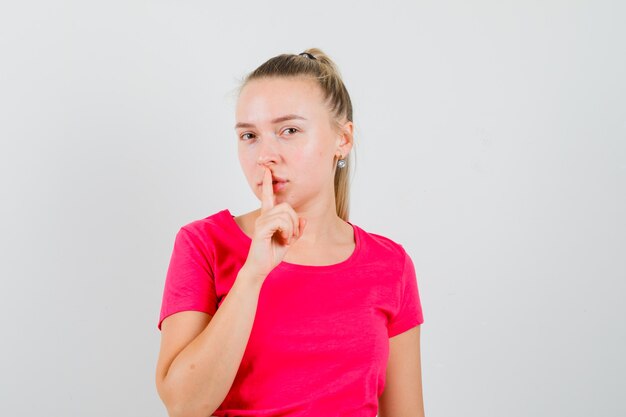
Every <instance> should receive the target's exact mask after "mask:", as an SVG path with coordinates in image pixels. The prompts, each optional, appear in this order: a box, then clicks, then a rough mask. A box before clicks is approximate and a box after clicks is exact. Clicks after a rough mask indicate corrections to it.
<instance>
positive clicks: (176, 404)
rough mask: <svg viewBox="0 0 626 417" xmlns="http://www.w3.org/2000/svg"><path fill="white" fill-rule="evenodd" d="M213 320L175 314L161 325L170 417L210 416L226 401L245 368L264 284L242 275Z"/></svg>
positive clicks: (161, 386) (161, 376)
mask: <svg viewBox="0 0 626 417" xmlns="http://www.w3.org/2000/svg"><path fill="white" fill-rule="evenodd" d="M245 273H246V271H244V269H243V268H242V269H241V270H240V271H239V274H238V276H237V279H236V280H235V283H234V284H233V287H232V288H231V290H230V292H229V293H228V295H227V296H226V298H225V299H224V301H223V302H222V304H221V306H220V308H219V309H218V310H217V311H216V312H215V315H214V316H210V315H209V314H206V313H200V312H196V311H184V312H179V313H176V314H172V315H171V316H169V317H167V318H166V319H165V320H163V323H162V325H161V329H162V332H161V333H162V334H161V351H160V353H159V360H158V365H157V370H156V384H157V391H158V393H159V396H160V397H161V400H162V401H163V403H164V404H165V406H166V408H167V410H168V413H169V415H170V416H171V417H205V416H209V415H211V414H212V413H213V412H214V411H215V410H216V409H217V408H218V407H219V406H220V404H221V403H222V402H223V401H224V398H226V395H227V394H228V391H229V390H230V388H231V386H232V384H233V381H234V380H235V375H236V374H237V370H238V369H239V366H240V364H241V360H242V358H243V354H244V351H245V348H246V345H247V343H248V339H249V337H250V332H251V331H252V324H253V322H254V317H255V314H256V309H257V304H258V299H259V293H260V290H261V283H262V281H260V280H253V278H252V277H248V276H242V274H245Z"/></svg>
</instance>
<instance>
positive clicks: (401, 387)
mask: <svg viewBox="0 0 626 417" xmlns="http://www.w3.org/2000/svg"><path fill="white" fill-rule="evenodd" d="M420 327H421V326H419V325H418V326H415V327H413V328H411V329H409V330H407V331H405V332H403V333H400V334H398V335H396V336H394V337H392V338H390V339H389V361H388V364H387V374H386V376H385V390H384V391H383V393H382V394H381V396H380V397H379V399H378V417H424V399H423V396H422V367H421V359H420V356H421V355H420Z"/></svg>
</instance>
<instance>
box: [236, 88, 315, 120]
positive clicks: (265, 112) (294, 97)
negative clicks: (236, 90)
mask: <svg viewBox="0 0 626 417" xmlns="http://www.w3.org/2000/svg"><path fill="white" fill-rule="evenodd" d="M325 110H326V109H325V107H324V103H323V97H322V91H321V88H320V87H319V86H318V85H317V82H316V81H315V80H311V79H305V78H302V77H300V78H284V77H283V78H263V79H256V80H252V81H249V82H248V83H247V84H246V85H245V86H244V87H243V89H242V90H241V93H240V95H239V99H238V100H237V109H236V118H237V121H238V122H249V123H257V122H259V123H260V122H263V121H267V120H270V119H273V118H275V117H279V116H283V115H285V114H299V115H301V116H304V117H306V118H315V117H317V116H320V115H322V114H323V112H324V111H325Z"/></svg>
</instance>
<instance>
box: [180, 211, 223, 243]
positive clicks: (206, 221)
mask: <svg viewBox="0 0 626 417" xmlns="http://www.w3.org/2000/svg"><path fill="white" fill-rule="evenodd" d="M227 216H230V212H229V211H228V209H223V210H220V211H217V212H215V213H212V214H210V215H208V216H207V217H204V218H201V219H196V220H192V221H189V222H187V223H185V224H183V225H182V226H181V227H180V230H183V231H185V232H187V233H189V234H191V235H194V236H196V237H200V238H202V237H205V236H207V234H211V233H215V232H219V231H220V230H225V228H226V226H227V223H226V220H228V219H227Z"/></svg>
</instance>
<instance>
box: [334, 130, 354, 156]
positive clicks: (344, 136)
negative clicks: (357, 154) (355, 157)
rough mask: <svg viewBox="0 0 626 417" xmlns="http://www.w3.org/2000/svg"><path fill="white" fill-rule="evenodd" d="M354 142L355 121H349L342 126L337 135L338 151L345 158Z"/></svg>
mask: <svg viewBox="0 0 626 417" xmlns="http://www.w3.org/2000/svg"><path fill="white" fill-rule="evenodd" d="M353 144H354V123H352V122H351V121H347V122H346V123H344V124H343V126H342V127H341V131H340V132H339V134H338V135H337V150H336V152H337V153H340V154H341V155H343V157H344V158H345V157H346V156H347V155H348V154H349V153H350V151H351V150H352V145H353Z"/></svg>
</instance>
